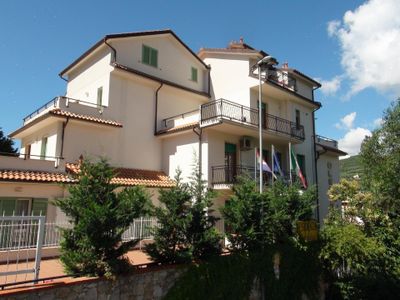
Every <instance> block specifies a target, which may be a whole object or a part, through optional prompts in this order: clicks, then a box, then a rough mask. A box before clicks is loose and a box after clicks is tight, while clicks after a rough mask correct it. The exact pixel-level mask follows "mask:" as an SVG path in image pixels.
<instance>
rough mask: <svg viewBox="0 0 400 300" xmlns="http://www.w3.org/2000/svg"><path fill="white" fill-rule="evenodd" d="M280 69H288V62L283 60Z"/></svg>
mask: <svg viewBox="0 0 400 300" xmlns="http://www.w3.org/2000/svg"><path fill="white" fill-rule="evenodd" d="M282 69H289V63H288V62H287V61H285V62H284V63H283V64H282Z"/></svg>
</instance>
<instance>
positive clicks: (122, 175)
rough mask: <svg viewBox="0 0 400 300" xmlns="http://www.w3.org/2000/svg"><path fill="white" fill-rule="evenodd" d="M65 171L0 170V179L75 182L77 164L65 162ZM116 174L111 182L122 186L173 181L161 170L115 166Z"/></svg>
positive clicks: (167, 185)
mask: <svg viewBox="0 0 400 300" xmlns="http://www.w3.org/2000/svg"><path fill="white" fill-rule="evenodd" d="M65 170H66V173H58V172H44V171H34V170H32V171H24V170H0V181H12V182H32V183H64V184H66V183H76V182H77V180H76V179H75V178H74V175H76V174H78V173H79V164H73V163H67V164H65ZM115 174H116V176H115V177H114V178H113V179H112V181H111V183H113V184H117V185H122V186H135V185H142V186H146V187H159V188H170V187H173V186H175V181H174V180H172V179H171V178H169V177H168V176H167V175H165V173H163V172H161V171H152V170H140V169H129V168H116V169H115Z"/></svg>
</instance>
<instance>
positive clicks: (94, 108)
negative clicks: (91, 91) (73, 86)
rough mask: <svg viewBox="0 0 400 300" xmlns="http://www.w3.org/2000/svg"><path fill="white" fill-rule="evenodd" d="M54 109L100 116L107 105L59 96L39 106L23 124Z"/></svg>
mask: <svg viewBox="0 0 400 300" xmlns="http://www.w3.org/2000/svg"><path fill="white" fill-rule="evenodd" d="M54 109H60V110H64V111H69V112H72V113H77V114H82V115H89V116H95V117H100V116H101V115H102V114H103V112H104V109H105V106H103V105H97V104H96V103H92V102H87V101H83V100H78V99H73V98H68V97H64V96H57V97H55V98H53V99H51V100H50V101H49V102H47V103H45V104H44V105H42V106H41V107H39V108H38V109H37V110H35V111H34V112H32V113H31V114H29V115H27V116H26V117H25V118H24V119H23V125H26V124H28V123H30V122H32V121H33V120H35V119H37V118H38V117H40V116H42V115H44V114H45V113H47V112H49V111H51V110H54Z"/></svg>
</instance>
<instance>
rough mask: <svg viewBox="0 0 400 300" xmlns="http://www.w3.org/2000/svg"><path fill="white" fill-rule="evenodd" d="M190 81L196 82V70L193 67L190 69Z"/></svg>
mask: <svg viewBox="0 0 400 300" xmlns="http://www.w3.org/2000/svg"><path fill="white" fill-rule="evenodd" d="M190 79H191V80H192V81H195V82H197V69H196V68H194V67H192V75H191V77H190Z"/></svg>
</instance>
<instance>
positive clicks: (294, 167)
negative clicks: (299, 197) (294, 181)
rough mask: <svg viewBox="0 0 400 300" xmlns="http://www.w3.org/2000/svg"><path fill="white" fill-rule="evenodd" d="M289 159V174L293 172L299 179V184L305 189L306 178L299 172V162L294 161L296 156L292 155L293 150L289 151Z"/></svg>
mask: <svg viewBox="0 0 400 300" xmlns="http://www.w3.org/2000/svg"><path fill="white" fill-rule="evenodd" d="M290 148H291V147H290ZM290 159H291V164H290V172H292V171H294V172H295V173H296V175H297V177H299V178H300V181H301V184H302V185H303V187H304V188H305V189H306V188H307V181H306V178H305V177H304V175H303V173H302V172H301V169H300V166H299V162H298V161H297V159H296V155H294V152H293V149H290Z"/></svg>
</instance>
